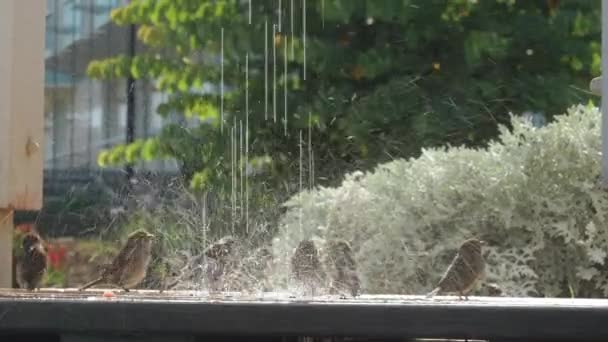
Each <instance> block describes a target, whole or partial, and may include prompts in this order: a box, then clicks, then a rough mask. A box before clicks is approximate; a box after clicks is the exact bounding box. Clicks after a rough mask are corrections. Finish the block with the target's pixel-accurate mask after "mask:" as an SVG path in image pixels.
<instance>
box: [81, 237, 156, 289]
mask: <svg viewBox="0 0 608 342" xmlns="http://www.w3.org/2000/svg"><path fill="white" fill-rule="evenodd" d="M153 238H154V235H152V234H150V233H148V232H147V231H145V230H137V231H135V232H133V233H131V234H130V235H129V237H128V238H127V243H126V244H125V246H124V247H123V248H122V250H121V251H120V252H119V253H118V255H117V256H116V257H115V258H114V260H113V261H112V263H111V264H109V265H106V266H105V267H104V268H103V270H102V272H101V276H100V277H99V278H97V279H95V280H93V281H91V282H90V283H87V284H86V285H84V286H82V287H81V288H80V289H79V290H80V291H83V290H85V289H87V288H89V287H91V286H93V285H96V284H99V283H108V284H112V285H116V286H119V287H121V288H123V289H124V290H125V292H129V289H130V288H133V287H135V286H137V285H138V284H139V283H140V282H141V281H142V280H144V278H145V277H146V272H147V270H148V265H149V264H150V259H151V258H152V240H153Z"/></svg>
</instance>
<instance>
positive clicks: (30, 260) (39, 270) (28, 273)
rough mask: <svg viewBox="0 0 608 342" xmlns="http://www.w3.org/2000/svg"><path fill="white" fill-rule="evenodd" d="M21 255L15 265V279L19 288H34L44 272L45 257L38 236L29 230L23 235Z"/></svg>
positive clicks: (38, 283) (37, 285) (42, 245)
mask: <svg viewBox="0 0 608 342" xmlns="http://www.w3.org/2000/svg"><path fill="white" fill-rule="evenodd" d="M22 248H23V255H22V256H21V260H20V262H19V263H18V265H17V280H18V282H19V286H20V287H21V288H26V289H28V290H34V289H36V288H38V287H39V285H40V281H41V280H42V277H43V276H44V272H46V267H47V257H46V250H45V248H44V243H43V242H42V239H41V238H40V236H39V235H38V234H36V233H33V232H30V233H27V234H26V235H25V236H24V237H23V242H22Z"/></svg>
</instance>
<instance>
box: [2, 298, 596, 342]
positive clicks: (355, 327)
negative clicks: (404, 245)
mask: <svg viewBox="0 0 608 342" xmlns="http://www.w3.org/2000/svg"><path fill="white" fill-rule="evenodd" d="M15 293H16V294H18V295H15ZM101 294H102V293H101V292H99V291H95V292H86V293H84V294H83V293H78V292H76V291H67V292H57V291H55V292H42V293H39V294H33V295H29V294H23V292H12V293H8V292H7V293H0V334H2V333H3V332H13V333H14V332H27V333H36V332H56V333H58V334H76V335H79V334H94V335H99V336H105V335H116V334H118V335H125V334H135V335H140V336H157V335H158V336H161V335H162V336H251V337H255V336H258V337H259V336H338V337H339V336H343V337H359V338H384V339H386V338H400V339H403V338H460V339H465V338H467V339H486V340H487V339H489V340H492V341H494V340H496V339H500V340H505V339H506V340H513V341H516V340H522V341H524V340H525V341H529V340H537V339H550V340H553V341H557V340H576V341H583V340H589V341H592V340H597V341H600V340H603V341H607V340H608V324H606V322H608V300H603V299H544V298H491V297H471V298H470V300H468V301H459V300H457V298H455V297H438V298H433V299H427V298H424V297H421V296H362V297H360V298H357V299H347V300H344V299H338V298H335V297H333V298H330V297H315V298H314V299H311V298H308V299H306V298H304V299H293V298H290V297H289V296H288V294H265V295H264V296H263V297H243V296H239V295H233V296H232V297H222V298H217V297H215V298H214V297H209V296H208V295H207V294H206V293H198V292H182V291H179V292H168V293H163V294H158V292H149V291H138V292H131V293H117V294H116V295H115V296H114V297H112V298H110V299H108V298H104V297H103V296H102V295H101Z"/></svg>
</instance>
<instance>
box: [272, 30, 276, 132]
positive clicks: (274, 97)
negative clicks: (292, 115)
mask: <svg viewBox="0 0 608 342" xmlns="http://www.w3.org/2000/svg"><path fill="white" fill-rule="evenodd" d="M272 117H273V119H274V122H275V123H276V122H277V25H276V24H273V25H272Z"/></svg>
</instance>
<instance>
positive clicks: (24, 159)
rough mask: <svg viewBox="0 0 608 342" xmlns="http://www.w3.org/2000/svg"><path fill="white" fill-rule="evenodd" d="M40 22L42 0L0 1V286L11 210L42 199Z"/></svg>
mask: <svg viewBox="0 0 608 342" xmlns="http://www.w3.org/2000/svg"><path fill="white" fill-rule="evenodd" d="M44 22H45V4H44V2H41V1H20V0H2V1H0V219H1V220H2V221H0V287H10V286H11V285H12V261H11V257H10V253H11V251H12V234H13V222H12V210H15V209H26V210H36V209H40V207H41V205H42V152H41V145H42V143H43V140H44V113H43V108H44V106H43V101H44V94H43V93H44V27H45V25H44ZM7 255H8V256H7Z"/></svg>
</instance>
